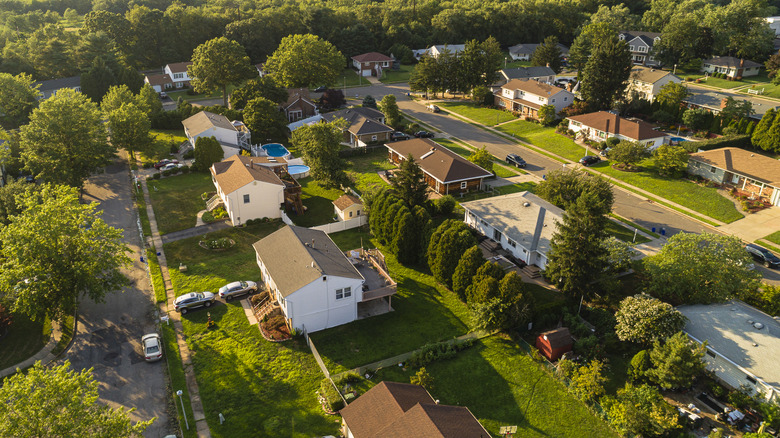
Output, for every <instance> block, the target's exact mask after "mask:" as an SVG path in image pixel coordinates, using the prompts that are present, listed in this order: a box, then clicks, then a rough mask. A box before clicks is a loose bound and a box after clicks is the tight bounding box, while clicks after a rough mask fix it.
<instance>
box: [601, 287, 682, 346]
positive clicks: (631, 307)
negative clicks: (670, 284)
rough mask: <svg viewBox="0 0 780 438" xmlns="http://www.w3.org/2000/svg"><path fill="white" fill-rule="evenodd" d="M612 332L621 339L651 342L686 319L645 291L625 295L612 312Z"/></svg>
mask: <svg viewBox="0 0 780 438" xmlns="http://www.w3.org/2000/svg"><path fill="white" fill-rule="evenodd" d="M615 318H616V319H617V325H616V326H615V333H616V334H617V336H618V338H619V339H620V340H621V341H630V342H636V343H638V344H643V345H648V346H649V345H651V344H652V343H653V342H654V341H656V340H664V339H666V338H668V337H670V336H672V335H674V334H675V333H677V332H679V331H680V330H682V328H683V326H684V325H685V321H686V320H687V319H686V318H685V316H684V315H683V314H682V313H680V312H679V311H678V310H677V309H675V308H674V307H672V305H671V304H669V303H664V302H663V301H661V300H659V299H657V298H653V297H651V296H650V295H647V294H638V295H634V296H632V297H627V298H625V299H624V300H623V301H621V302H620V308H619V309H618V311H617V313H615Z"/></svg>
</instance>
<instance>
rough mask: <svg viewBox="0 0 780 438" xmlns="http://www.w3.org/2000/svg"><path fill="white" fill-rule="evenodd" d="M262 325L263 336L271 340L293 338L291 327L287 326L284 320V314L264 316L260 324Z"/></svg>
mask: <svg viewBox="0 0 780 438" xmlns="http://www.w3.org/2000/svg"><path fill="white" fill-rule="evenodd" d="M258 326H259V327H260V333H262V334H263V337H264V338H265V339H266V340H268V341H271V342H282V341H287V340H289V339H292V334H291V333H290V329H289V328H288V327H287V323H286V322H285V321H284V316H283V315H276V316H272V317H270V318H263V321H260V324H258Z"/></svg>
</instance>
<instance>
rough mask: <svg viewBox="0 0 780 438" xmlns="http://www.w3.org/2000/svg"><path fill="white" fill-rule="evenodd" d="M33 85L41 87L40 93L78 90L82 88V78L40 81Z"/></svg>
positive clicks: (73, 77)
mask: <svg viewBox="0 0 780 438" xmlns="http://www.w3.org/2000/svg"><path fill="white" fill-rule="evenodd" d="M33 85H40V87H38V91H40V92H44V91H52V90H59V89H60V88H77V87H80V86H81V76H71V77H69V78H59V79H50V80H48V81H38V82H35V83H34V84H33Z"/></svg>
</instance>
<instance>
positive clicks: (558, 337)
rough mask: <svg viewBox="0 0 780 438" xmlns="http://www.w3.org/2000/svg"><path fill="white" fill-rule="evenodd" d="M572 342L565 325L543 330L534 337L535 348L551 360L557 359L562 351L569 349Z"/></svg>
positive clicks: (565, 351)
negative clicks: (547, 330) (546, 330)
mask: <svg viewBox="0 0 780 438" xmlns="http://www.w3.org/2000/svg"><path fill="white" fill-rule="evenodd" d="M573 344H574V341H573V340H572V338H571V333H569V329H568V328H566V327H561V328H557V329H555V330H550V331H549V332H544V333H542V334H540V335H539V336H538V337H537V338H536V348H538V349H539V351H541V352H542V354H543V355H544V357H546V358H547V359H549V360H551V361H554V360H558V359H559V358H560V357H561V356H563V355H564V353H567V352H569V351H571V347H572V345H573Z"/></svg>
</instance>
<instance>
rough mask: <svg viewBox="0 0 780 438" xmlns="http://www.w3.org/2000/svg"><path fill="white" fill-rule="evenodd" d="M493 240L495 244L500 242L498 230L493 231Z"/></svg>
mask: <svg viewBox="0 0 780 438" xmlns="http://www.w3.org/2000/svg"><path fill="white" fill-rule="evenodd" d="M493 240H495V241H496V242H501V232H500V231H498V230H493Z"/></svg>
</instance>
